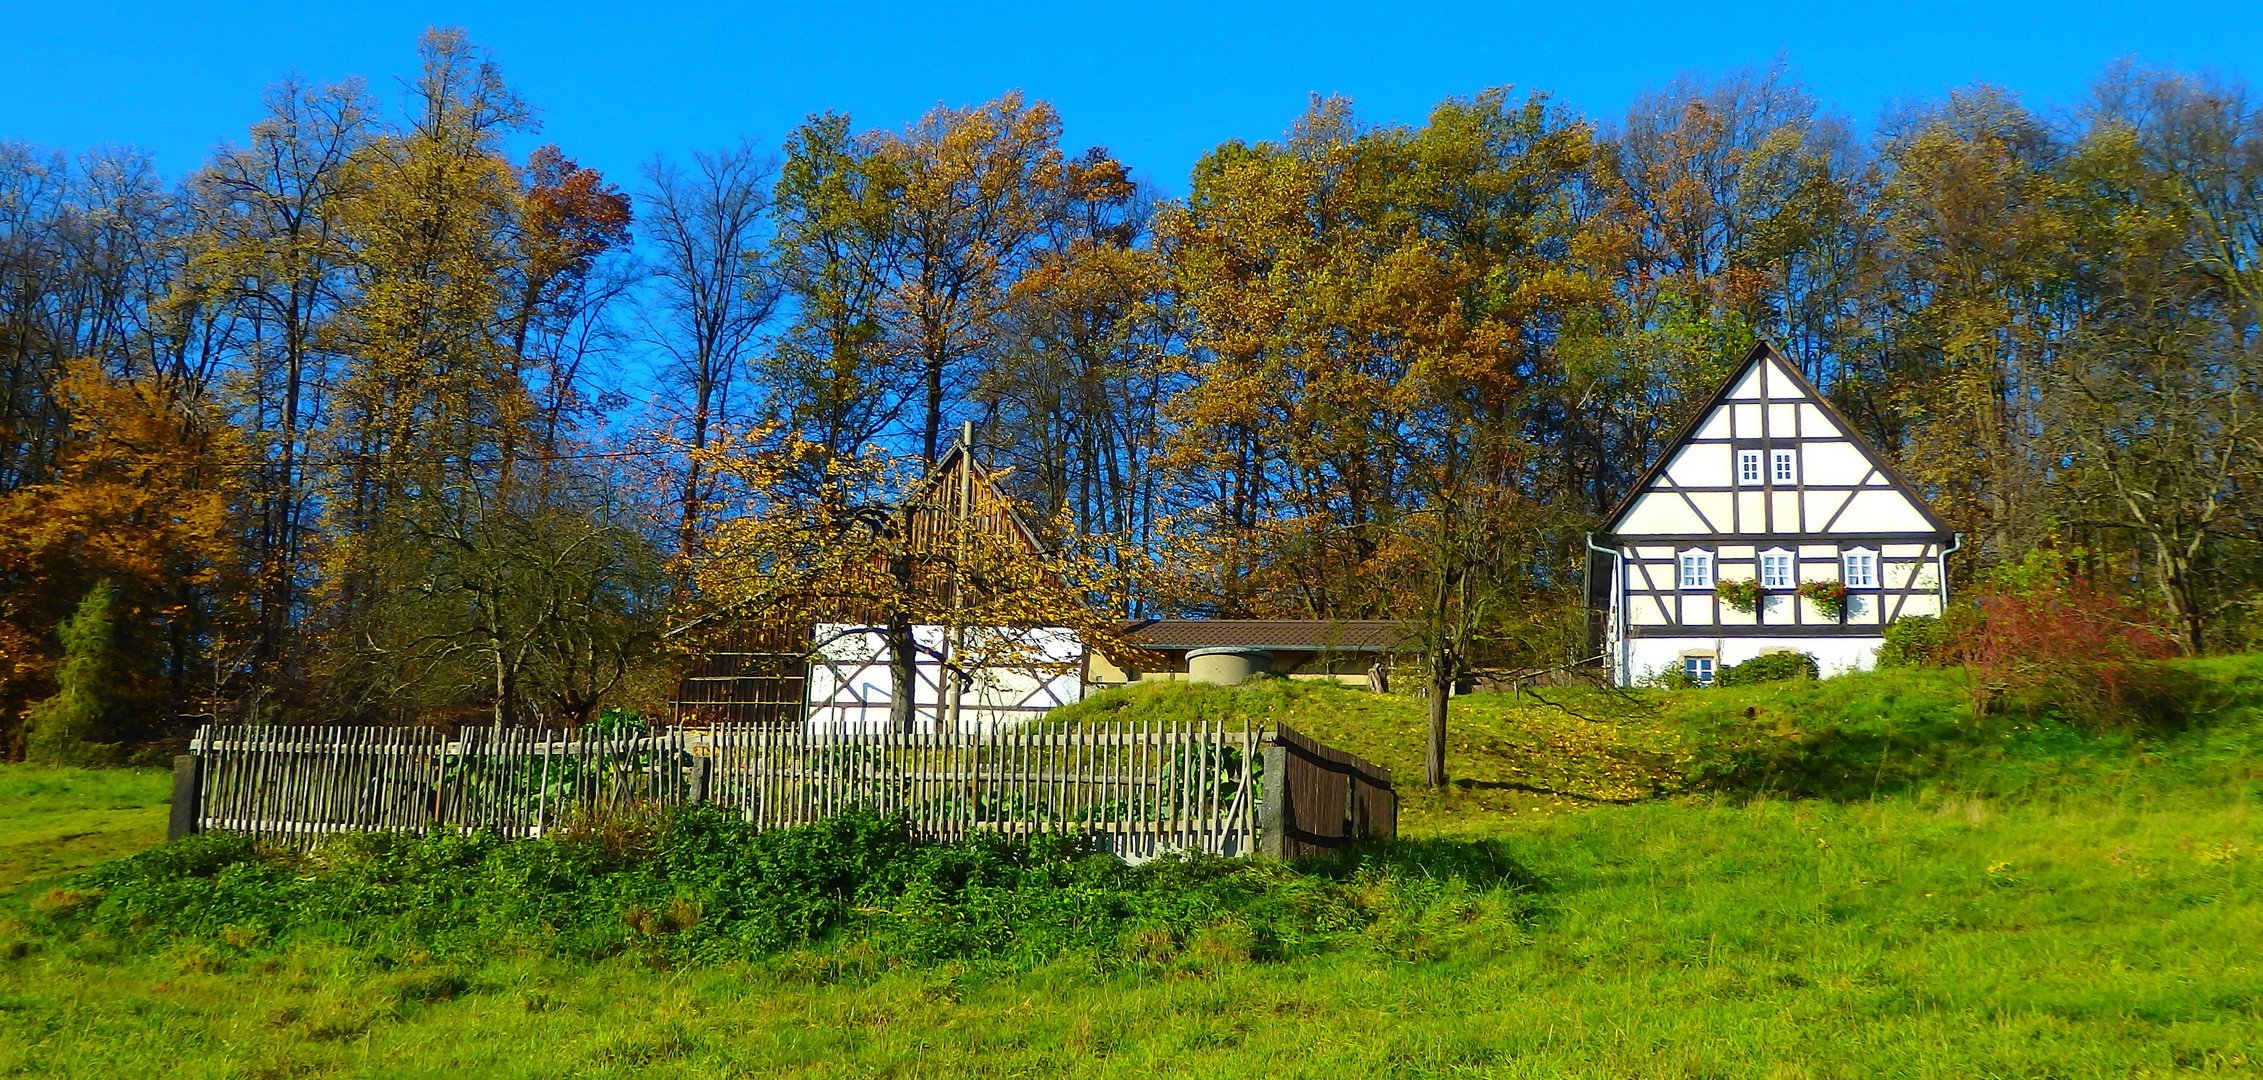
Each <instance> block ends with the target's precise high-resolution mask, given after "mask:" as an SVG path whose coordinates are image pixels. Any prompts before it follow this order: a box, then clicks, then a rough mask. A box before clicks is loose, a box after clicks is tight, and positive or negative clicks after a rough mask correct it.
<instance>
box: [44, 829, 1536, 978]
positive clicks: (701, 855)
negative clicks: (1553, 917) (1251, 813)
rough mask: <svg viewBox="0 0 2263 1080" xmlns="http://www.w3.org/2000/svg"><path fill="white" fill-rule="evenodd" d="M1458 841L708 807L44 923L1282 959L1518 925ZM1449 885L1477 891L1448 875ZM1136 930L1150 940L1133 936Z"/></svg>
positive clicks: (135, 863)
mask: <svg viewBox="0 0 2263 1080" xmlns="http://www.w3.org/2000/svg"><path fill="white" fill-rule="evenodd" d="M1454 847H1455V845H1454V844H1452V843H1451V842H1444V843H1441V842H1431V843H1430V844H1428V845H1427V846H1424V847H1422V848H1421V850H1420V852H1419V853H1417V852H1412V851H1410V852H1407V853H1395V852H1394V850H1393V849H1392V848H1390V847H1389V846H1384V847H1380V848H1373V849H1363V852H1365V853H1364V854H1357V855H1349V856H1343V857H1339V858H1337V859H1336V860H1334V861H1332V862H1330V863H1328V864H1326V865H1325V866H1316V867H1315V868H1314V870H1313V871H1306V870H1302V869H1299V868H1296V867H1290V866H1284V865H1281V864H1278V863H1267V862H1259V861H1251V860H1235V859H1223V858H1217V857H1213V856H1172V857H1166V858H1162V859H1158V860H1155V861H1152V862H1149V863H1145V864H1142V865H1138V866H1131V865H1127V864H1125V863H1123V862H1122V861H1120V860H1118V859H1116V858H1115V857H1113V856H1109V855H1104V854H1100V853H1097V852H1094V851H1092V850H1091V849H1090V847H1089V846H1088V845H1087V844H1086V843H1085V842H1084V841H1083V840H1082V839H1081V838H1080V837H1077V836H1074V835H1070V834H1061V833H1046V834H1039V835H1035V836H1028V837H1018V838H1009V837H1005V836H998V835H982V836H978V837H975V838H973V839H970V840H967V841H965V842H962V843H954V844H939V843H924V842H919V841H915V840H913V839H912V838H911V837H910V835H909V834H908V833H907V832H906V830H905V827H904V825H903V823H902V822H901V821H898V820H890V819H886V818H879V817H874V816H871V815H866V814H846V815H842V816H839V817H835V818H831V819H828V820H826V821H823V822H820V823H817V824H814V825H808V826H803V827H799V828H793V829H783V830H774V831H761V830H757V829H756V828H754V827H753V826H752V825H749V824H748V823H747V822H746V821H744V820H743V819H741V818H740V817H739V816H738V815H736V814H732V813H728V812H725V811H722V810H719V809H716V808H714V807H711V806H695V807H690V808H686V809H683V810H681V811H679V812H677V813H675V814H674V815H673V816H672V817H670V818H669V819H667V820H666V821H665V822H664V823H663V824H662V825H660V826H659V828H658V829H657V830H656V831H655V832H654V833H652V834H650V835H646V836H640V837H636V838H633V842H626V843H624V842H621V838H620V837H615V836H612V835H609V834H606V833H603V832H601V831H597V830H567V831H564V832H562V833H561V834H559V835H558V836H555V837H551V838H544V839H538V840H517V841H505V840H501V839H498V838H496V837H495V836H492V835H489V834H484V833H472V834H464V833H441V834H436V835H432V836H425V837H410V836H398V835H381V834H366V835H349V836H346V837H342V838H340V839H339V840H337V841H334V842H332V843H331V844H329V845H327V846H325V847H323V848H320V849H318V850H317V851H315V852H313V853H311V854H307V855H298V854H291V853H287V852H277V851H272V850H268V849H265V848H262V847H260V846H259V845H256V844H254V843H252V842H250V841H248V840H245V839H242V838H239V837H233V836H228V835H224V834H205V835H199V836H193V837H189V838H187V839H184V840H182V841H180V842H177V843H174V844H170V845H167V846H165V847H162V848H158V849H155V850H153V851H149V852H146V853H144V854H142V855H138V856H135V857H132V858H129V859H125V860H121V861H119V862H116V863H112V864H109V865H107V866H104V867H100V868H97V869H96V870H94V871H90V872H88V873H86V874H84V875H81V877H80V878H79V879H77V880H76V881H75V882H74V883H73V884H72V885H71V887H70V889H71V892H70V897H71V899H70V902H69V903H67V904H65V903H60V902H59V903H57V904H55V905H52V906H51V907H50V908H48V909H43V910H40V911H38V912H35V918H36V919H37V920H38V922H39V924H40V926H41V927H42V928H43V929H44V931H45V932H46V933H48V934H51V935H56V936H58V937H61V938H72V937H76V936H78V935H80V934H83V933H84V932H86V931H88V930H98V931H100V932H101V933H102V934H103V935H107V936H108V937H110V938H113V939H116V940H119V941H123V942H147V943H150V944H151V945H152V947H155V946H157V945H158V944H160V943H169V942H181V941H188V942H197V943H202V944H205V945H209V946H211V947H212V948H213V949H215V950H218V953H219V954H220V955H222V956H223V957H224V956H225V955H232V954H235V953H242V952H245V951H258V950H262V949H267V948H271V947H288V946H291V945H293V944H294V943H295V944H298V945H305V944H309V943H322V942H340V943H347V944H355V945H364V946H368V945H379V946H383V947H387V948H396V949H408V948H415V949H420V950H425V951H428V952H430V953H431V954H432V955H434V956H436V957H440V958H444V959H468V958H474V957H478V956H484V955H487V954H489V953H491V952H493V951H495V950H498V949H504V948H521V947H531V948H537V949H540V950H542V951H546V952H553V953H557V954H562V955H565V956H570V957H605V956H612V955H616V954H623V953H626V954H632V955H636V956H641V957H646V958H649V959H651V960H654V961H659V962H667V963H700V962H713V961H725V960H731V959H738V958H746V957H755V956H766V955H774V954H778V953H781V952H787V951H790V950H794V949H798V948H803V947H808V946H811V945H814V944H817V943H820V942H832V943H833V944H836V945H844V946H846V945H849V944H852V943H857V942H862V943H866V944H869V945H870V946H871V947H872V948H873V949H875V950H876V951H877V952H878V953H879V954H881V955H886V956H891V957H895V958H898V959H899V960H901V961H905V962H919V963H927V962H981V963H992V964H1005V965H1008V966H1014V967H1027V966H1034V965H1037V964H1041V963H1044V962H1046V961H1048V960H1050V959H1052V958H1055V957H1058V956H1061V955H1064V954H1070V953H1083V954H1087V955H1090V956H1092V957H1093V958H1094V959H1095V960H1097V961H1099V962H1100V963H1102V964H1120V963H1127V962H1140V961H1141V957H1140V956H1138V955H1133V954H1132V953H1131V952H1126V951H1124V950H1125V948H1126V946H1125V943H1126V942H1127V941H1132V940H1134V939H1138V940H1139V941H1144V942H1146V944H1142V945H1137V948H1136V949H1134V950H1133V952H1138V951H1141V950H1148V951H1152V950H1149V946H1152V945H1153V943H1154V941H1156V940H1159V939H1168V940H1170V941H1174V942H1188V941H1197V940H1209V941H1211V942H1212V946H1211V947H1210V951H1211V952H1212V953H1214V954H1216V955H1214V956H1213V957H1212V959H1216V958H1217V957H1218V956H1226V955H1229V954H1233V955H1243V956H1246V957H1249V958H1251V959H1270V958H1276V957H1283V956H1289V955H1297V954H1303V953H1310V952H1317V951H1325V950H1328V949H1333V948H1339V947H1343V946H1346V945H1356V944H1358V943H1359V942H1360V941H1362V940H1364V939H1363V935H1365V934H1366V933H1367V931H1368V930H1369V929H1370V928H1371V927H1374V926H1376V925H1377V924H1378V923H1379V922H1382V921H1385V920H1397V922H1398V924H1400V925H1402V926H1417V927H1420V928H1421V929H1420V934H1421V935H1422V938H1423V940H1424V941H1425V942H1431V943H1436V942H1441V941H1446V940H1450V939H1451V937H1452V934H1453V933H1454V932H1455V929H1454V928H1455V926H1456V925H1457V924H1455V923H1454V921H1453V920H1452V919H1450V918H1446V917H1444V916H1438V915H1434V914H1429V912H1431V911H1432V908H1433V906H1434V905H1436V904H1438V903H1440V902H1442V901H1441V900H1440V897H1441V896H1443V895H1445V894H1442V893H1440V892H1438V891H1437V890H1439V889H1441V888H1450V889H1459V890H1462V893H1468V892H1469V891H1470V890H1477V891H1480V892H1487V893H1488V894H1489V895H1494V896H1495V899H1494V900H1492V901H1488V902H1489V903H1496V904H1497V903H1509V904H1510V906H1511V907H1514V906H1515V902H1514V901H1513V900H1502V899H1501V898H1502V897H1504V896H1510V895H1512V894H1517V893H1521V892H1522V891H1523V890H1525V889H1526V888H1528V887H1529V886H1530V884H1531V881H1532V879H1531V877H1530V875H1529V874H1526V873H1524V872H1523V871H1522V869H1521V868H1520V867H1517V866H1516V865H1515V863H1514V860H1513V859H1512V858H1510V857H1509V856H1508V855H1507V853H1506V852H1503V851H1499V850H1488V851H1486V852H1484V853H1482V854H1473V853H1458V852H1456V851H1455V850H1453V849H1454ZM1346 860H1350V861H1348V862H1347V861H1346ZM1418 868H1419V869H1418ZM1456 868H1461V869H1464V870H1468V869H1470V868H1481V869H1482V870H1483V875H1482V878H1481V879H1475V878H1471V877H1470V875H1469V874H1462V875H1460V876H1459V877H1458V878H1455V880H1459V881H1460V884H1458V885H1450V886H1449V885H1448V884H1446V883H1444V882H1442V881H1441V880H1439V879H1438V878H1437V875H1439V874H1445V875H1447V876H1448V877H1453V876H1454V874H1455V871H1456ZM1416 877H1419V878H1420V880H1412V879H1413V878H1416ZM1456 895H1461V894H1456ZM1378 896H1384V897H1388V898H1390V899H1388V900H1386V901H1377V900H1376V897H1378ZM1457 902H1458V901H1457ZM1141 927H1145V928H1151V929H1153V930H1155V931H1156V933H1153V934H1147V935H1145V936H1144V937H1141V935H1138V934H1133V935H1131V936H1130V937H1126V935H1125V933H1124V931H1125V930H1126V928H1141ZM1206 935H1207V937H1206Z"/></svg>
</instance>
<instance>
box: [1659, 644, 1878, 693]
mask: <svg viewBox="0 0 2263 1080" xmlns="http://www.w3.org/2000/svg"><path fill="white" fill-rule="evenodd" d="M1885 641H1886V639H1885V638H1882V637H1845V638H1801V637H1784V638H1747V637H1739V638H1635V639H1633V640H1632V641H1630V642H1628V643H1627V666H1628V668H1629V669H1630V671H1629V672H1628V678H1627V681H1629V682H1635V683H1639V682H1641V681H1643V680H1644V679H1645V678H1648V677H1649V676H1651V675H1653V674H1656V673H1657V672H1660V671H1664V670H1667V669H1670V668H1671V669H1678V668H1680V667H1681V664H1682V654H1683V653H1687V652H1710V653H1713V654H1714V656H1715V657H1716V658H1717V659H1716V660H1715V661H1714V663H1715V665H1716V667H1715V670H1719V669H1720V668H1724V667H1728V666H1729V665H1731V664H1741V663H1743V662H1745V661H1747V660H1750V659H1752V658H1753V657H1755V656H1758V655H1760V654H1761V653H1764V652H1770V651H1773V650H1777V649H1790V650H1791V651H1793V652H1803V653H1808V654H1810V655H1812V656H1814V657H1815V666H1816V667H1818V668H1820V669H1822V673H1823V675H1824V676H1825V677H1829V676H1832V675H1839V674H1843V673H1845V672H1849V671H1868V670H1870V668H1871V667H1872V666H1873V665H1875V664H1876V663H1877V661H1878V646H1880V645H1883V644H1885Z"/></svg>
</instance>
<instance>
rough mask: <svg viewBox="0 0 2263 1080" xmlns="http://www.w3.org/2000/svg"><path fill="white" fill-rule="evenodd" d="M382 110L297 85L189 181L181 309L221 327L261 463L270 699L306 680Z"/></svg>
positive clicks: (256, 530)
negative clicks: (358, 218)
mask: <svg viewBox="0 0 2263 1080" xmlns="http://www.w3.org/2000/svg"><path fill="white" fill-rule="evenodd" d="M372 113H373V106H372V105H371V103H370V101H369V100H368V98H367V95H366V93H365V92H364V90H363V88H362V86H361V85H360V83H359V82H356V81H348V82H346V83H342V84H339V85H337V86H332V87H326V88H317V87H313V86H310V85H308V84H306V83H304V82H302V81H299V80H297V79H287V80H285V81H283V82H282V83H279V84H277V85H276V86H275V87H273V88H272V89H270V90H269V91H268V94H267V116H266V117H265V118H264V119H262V120H260V121H259V122H258V123H257V124H254V125H253V126H252V130H251V138H250V141H249V143H248V144H247V145H244V146H240V147H225V148H223V149H221V150H220V151H219V152H217V153H216V154H215V155H214V156H213V158H212V160H211V161H210V162H208V163H207V164H206V165H205V167H204V168H203V169H201V170H199V171H198V172H197V173H196V174H195V175H194V176H193V177H191V179H190V181H189V202H188V214H189V220H188V231H187V235H186V237H185V238H184V243H185V246H186V248H187V251H188V262H187V267H186V270H185V273H184V274H183V275H182V278H181V280H180V282H179V283H178V284H177V285H176V287H175V294H174V296H173V297H171V298H170V299H171V302H172V304H173V305H174V306H176V307H186V306H194V307H197V308H200V309H202V310H203V311H204V312H205V313H206V315H207V317H208V318H209V319H210V320H211V321H212V322H213V324H214V325H215V326H217V327H218V328H219V329H220V330H221V335H220V340H221V342H222V345H223V347H224V348H225V349H227V350H229V351H230V352H231V353H232V354H233V363H232V364H231V369H232V370H231V375H230V377H229V380H228V382H229V387H228V390H229V393H230V395H231V396H232V397H234V398H235V399H236V400H237V401H238V402H240V404H239V405H238V406H237V423H238V425H239V426H240V427H242V428H243V429H244V430H245V432H246V439H247V443H248V447H247V448H248V449H249V450H250V452H251V453H252V454H253V455H255V456H256V457H257V458H258V459H259V462H260V473H259V475H258V476H257V482H256V483H254V484H253V485H252V498H253V499H254V500H255V507H256V509H255V511H254V513H255V514H256V521H255V522H254V523H253V524H252V525H251V528H252V530H253V536H252V539H251V556H252V560H253V565H252V574H253V576H254V579H255V581H256V584H255V586H254V593H253V596H252V598H251V600H252V604H253V605H254V608H255V610H256V616H255V620H256V621H255V626H256V632H255V634H254V636H253V640H252V642H251V643H250V651H249V655H248V658H247V662H248V664H249V666H250V670H249V672H248V676H247V678H248V681H249V683H250V684H251V685H252V686H253V687H255V688H258V689H259V690H260V691H264V690H265V689H267V688H271V687H274V686H276V685H278V684H289V683H295V682H296V681H298V670H297V668H298V664H297V662H296V656H297V653H298V650H296V649H294V648H293V647H292V646H293V645H294V643H295V642H294V637H293V631H294V628H295V627H296V626H297V624H298V623H299V621H300V619H301V618H302V617H303V615H304V611H303V607H304V597H305V593H306V590H307V589H308V587H309V585H310V584H311V582H310V581H309V573H308V570H309V567H308V559H309V556H310V553H311V552H312V550H313V549H314V547H315V545H316V527H317V524H318V522H317V518H318V516H319V510H318V504H317V500H316V497H315V489H314V485H313V483H312V482H311V473H312V470H311V469H310V467H309V464H308V458H309V457H310V456H311V455H312V454H313V452H314V450H315V443H316V440H317V439H318V438H319V436H320V433H321V431H322V426H323V423H324V420H325V418H326V417H325V412H324V406H325V393H326V391H327V390H328V389H329V386H330V379H331V375H332V369H333V365H334V360H335V357H334V355H333V354H332V353H331V351H330V350H329V349H328V348H327V347H326V344H327V343H326V341H325V333H326V331H327V328H328V324H329V322H330V320H331V319H333V318H334V317H335V316H336V315H337V313H338V311H339V309H340V307H341V306H342V305H343V304H344V303H345V301H346V298H347V288H348V283H349V280H350V270H349V258H350V252H349V250H348V247H347V244H346V239H345V236H344V235H343V233H342V222H341V213H342V210H343V204H344V199H345V197H346V194H347V190H348V186H349V183H350V181H349V178H348V177H349V172H350V168H349V167H350V165H351V164H352V162H353V160H354V158H355V156H356V155H357V154H359V153H360V152H361V151H362V150H363V149H364V147H365V144H366V142H367V141H368V139H369V138H371V137H372V135H373V134H374V130H375V128H374V121H373V115H372Z"/></svg>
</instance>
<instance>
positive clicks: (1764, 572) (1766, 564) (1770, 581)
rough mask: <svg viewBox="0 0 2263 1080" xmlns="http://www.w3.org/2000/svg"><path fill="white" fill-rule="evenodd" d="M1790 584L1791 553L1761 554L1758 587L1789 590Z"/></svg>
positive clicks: (1766, 552)
mask: <svg viewBox="0 0 2263 1080" xmlns="http://www.w3.org/2000/svg"><path fill="white" fill-rule="evenodd" d="M1792 584H1793V582H1792V553H1791V552H1789V551H1763V552H1761V553H1760V587H1761V588H1763V589H1789V588H1791V587H1792Z"/></svg>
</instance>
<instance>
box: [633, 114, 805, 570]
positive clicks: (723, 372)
mask: <svg viewBox="0 0 2263 1080" xmlns="http://www.w3.org/2000/svg"><path fill="white" fill-rule="evenodd" d="M772 171H773V170H772V168H771V166H770V165H768V164H767V163H765V162H764V161H763V160H762V159H761V158H760V157H758V156H757V155H756V154H755V152H754V149H753V148H752V147H751V146H749V145H747V144H745V143H743V142H742V143H740V144H738V145H737V146H734V147H730V148H726V149H724V150H720V151H716V152H713V153H695V154H693V155H692V161H691V167H690V168H689V169H688V170H687V169H686V168H684V167H682V166H680V165H676V164H673V163H669V162H666V161H659V160H655V161H653V162H652V163H651V164H650V165H647V166H646V167H645V172H644V177H645V183H646V185H647V192H646V194H645V196H644V203H645V206H646V207H647V210H646V216H647V218H648V221H649V226H648V229H647V232H648V240H647V243H648V244H649V245H650V247H651V248H652V249H653V250H654V252H656V257H655V259H654V264H653V276H654V280H655V285H656V288H655V296H654V302H653V305H652V308H651V310H650V312H649V315H648V318H647V320H646V325H647V328H648V332H649V333H650V336H651V340H652V342H653V344H654V345H655V346H656V347H657V348H658V349H659V350H660V351H661V353H662V354H663V355H664V356H665V357H666V358H667V362H668V367H667V369H666V372H665V378H666V379H667V383H668V386H669V388H670V389H671V390H673V391H674V393H673V394H671V395H669V404H668V406H667V408H668V411H669V413H670V416H669V421H668V422H669V425H670V427H671V434H673V436H674V437H675V438H676V439H677V440H679V441H680V442H681V443H682V444H683V446H684V448H685V449H686V450H687V451H688V453H689V457H688V460H687V461H686V462H685V463H684V467H683V468H684V472H683V476H682V478H681V484H680V486H679V487H678V496H677V498H678V502H679V511H680V512H679V514H678V515H677V521H676V544H677V550H678V551H681V552H685V553H689V552H691V550H692V549H693V547H694V546H695V545H696V544H697V543H698V541H699V534H700V523H701V521H702V520H703V519H704V518H705V516H706V512H707V510H706V508H707V503H708V501H709V500H710V499H711V498H712V491H713V487H714V482H713V480H712V478H711V477H710V476H709V474H708V472H707V469H706V464H705V462H703V461H702V460H700V451H702V450H704V449H705V448H706V447H707V445H708V443H709V442H711V441H712V440H713V439H714V438H715V436H716V435H717V434H718V433H719V432H722V431H724V430H726V429H728V428H730V427H732V426H733V425H736V424H738V423H740V422H741V421H742V420H743V418H744V417H743V413H744V411H745V410H748V409H751V408H752V407H753V404H754V403H753V402H751V401H749V400H747V398H748V397H749V396H750V394H749V392H748V388H747V387H746V385H745V382H746V380H747V368H748V366H749V365H750V364H751V363H752V361H753V359H754V357H753V355H752V352H753V349H754V347H755V344H756V341H757V337H758V335H759V334H760V333H761V332H762V330H763V328H764V326H765V325H766V324H767V323H768V322H769V320H770V318H771V314H772V312H773V311H774V310H775V309H776V306H777V301H778V289H777V288H776V286H775V284H774V283H773V282H772V280H771V276H770V274H769V273H768V271H767V268H766V266H765V261H764V258H763V256H764V239H765V231H766V227H767V217H768V209H769V200H770V192H769V183H770V177H771V173H772Z"/></svg>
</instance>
